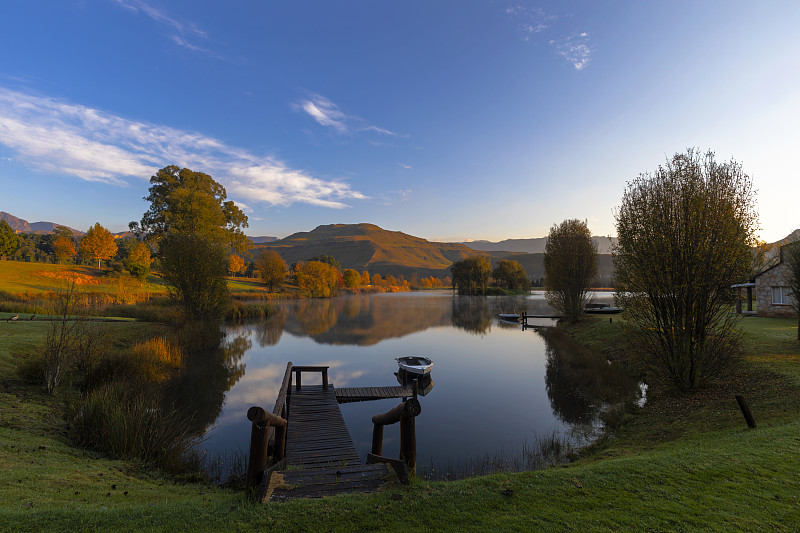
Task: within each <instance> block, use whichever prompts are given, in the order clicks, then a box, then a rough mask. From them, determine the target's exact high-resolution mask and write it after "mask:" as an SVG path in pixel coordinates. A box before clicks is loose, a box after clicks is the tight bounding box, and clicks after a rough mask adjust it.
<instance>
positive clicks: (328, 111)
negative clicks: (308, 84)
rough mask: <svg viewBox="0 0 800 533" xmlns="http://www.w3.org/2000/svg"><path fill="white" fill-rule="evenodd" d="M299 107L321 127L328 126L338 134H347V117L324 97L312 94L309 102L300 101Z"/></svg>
mask: <svg viewBox="0 0 800 533" xmlns="http://www.w3.org/2000/svg"><path fill="white" fill-rule="evenodd" d="M300 107H301V109H302V110H303V111H305V112H306V113H307V114H308V115H309V116H310V117H311V118H313V119H314V120H316V121H317V122H318V123H319V124H321V125H322V126H330V127H331V128H333V129H335V130H336V131H337V132H339V133H347V131H348V128H347V124H346V123H345V122H346V121H347V116H346V115H345V114H344V113H342V112H341V111H339V108H338V107H337V106H336V104H334V103H333V102H331V101H330V100H328V99H327V98H325V97H324V96H320V95H318V94H314V95H312V96H311V99H310V100H302V101H301V102H300Z"/></svg>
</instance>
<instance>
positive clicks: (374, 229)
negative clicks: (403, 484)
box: [253, 224, 613, 285]
mask: <svg viewBox="0 0 800 533" xmlns="http://www.w3.org/2000/svg"><path fill="white" fill-rule="evenodd" d="M254 248H255V249H254V251H253V255H254V256H256V255H257V254H258V253H259V250H264V249H266V250H275V251H276V252H278V253H279V254H280V255H281V257H283V259H284V261H286V263H287V264H289V265H291V264H292V263H297V262H299V261H305V260H307V259H309V258H310V257H314V256H319V255H330V256H333V257H335V258H336V259H337V260H338V261H339V262H340V263H341V264H342V267H343V268H353V269H355V270H358V271H359V272H361V271H363V270H367V271H368V272H369V273H370V274H374V273H379V274H381V275H383V276H386V275H389V274H391V275H393V276H400V275H402V276H404V277H405V278H406V279H410V277H411V276H412V275H413V274H415V273H416V274H417V275H418V276H420V277H427V276H436V277H438V278H444V277H445V276H449V275H450V265H452V264H453V262H455V261H459V260H461V259H464V258H465V257H470V256H473V255H477V254H479V253H484V254H486V255H488V256H489V257H490V259H491V261H492V264H493V265H494V264H496V263H497V262H498V261H500V260H501V259H509V260H514V261H518V262H519V263H520V264H521V265H522V266H523V267H524V268H525V270H526V272H527V273H528V277H529V278H540V277H543V276H544V259H543V258H544V255H543V254H542V253H513V252H509V251H507V250H506V251H478V250H475V249H473V248H470V247H467V246H465V245H464V244H460V243H441V242H430V241H427V240H425V239H422V238H420V237H414V236H412V235H407V234H405V233H402V232H400V231H388V230H385V229H382V228H380V227H378V226H376V225H374V224H330V225H325V226H319V227H317V228H315V229H314V230H312V231H307V232H300V233H295V234H293V235H290V236H288V237H286V238H285V239H280V240H277V241H274V242H270V243H265V244H262V245H257V246H255V247H254ZM598 259H599V272H598V274H599V277H600V281H601V285H604V284H606V283H608V282H610V279H611V277H612V276H613V265H612V262H611V256H610V255H608V254H601V255H600V256H599V258H598Z"/></svg>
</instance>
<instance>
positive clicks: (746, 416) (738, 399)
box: [735, 394, 756, 429]
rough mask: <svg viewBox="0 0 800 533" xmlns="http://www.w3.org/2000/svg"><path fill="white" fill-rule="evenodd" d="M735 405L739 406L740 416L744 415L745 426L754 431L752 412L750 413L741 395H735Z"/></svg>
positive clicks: (754, 423)
mask: <svg viewBox="0 0 800 533" xmlns="http://www.w3.org/2000/svg"><path fill="white" fill-rule="evenodd" d="M735 397H736V403H738V404H739V409H741V410H742V414H743V415H744V419H745V421H746V422H747V426H748V427H749V428H750V429H755V427H756V419H755V418H753V412H752V411H750V406H749V405H747V400H745V399H744V396H742V395H741V394H737V395H736V396H735Z"/></svg>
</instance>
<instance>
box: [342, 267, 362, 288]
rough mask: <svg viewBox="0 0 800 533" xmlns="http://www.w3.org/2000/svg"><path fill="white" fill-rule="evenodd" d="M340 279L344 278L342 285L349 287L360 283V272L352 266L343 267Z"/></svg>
mask: <svg viewBox="0 0 800 533" xmlns="http://www.w3.org/2000/svg"><path fill="white" fill-rule="evenodd" d="M342 279H343V280H344V286H345V287H348V288H351V289H354V288H356V287H358V286H359V285H361V274H359V273H358V271H357V270H353V269H352V268H348V269H345V271H344V272H342Z"/></svg>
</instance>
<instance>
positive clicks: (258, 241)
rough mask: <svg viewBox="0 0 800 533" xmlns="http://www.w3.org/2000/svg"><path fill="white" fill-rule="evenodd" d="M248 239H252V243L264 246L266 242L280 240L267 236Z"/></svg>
mask: <svg viewBox="0 0 800 533" xmlns="http://www.w3.org/2000/svg"><path fill="white" fill-rule="evenodd" d="M247 238H248V239H250V242H252V243H253V244H264V243H265V242H273V241H277V240H278V238H277V237H267V236H262V237H247Z"/></svg>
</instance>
